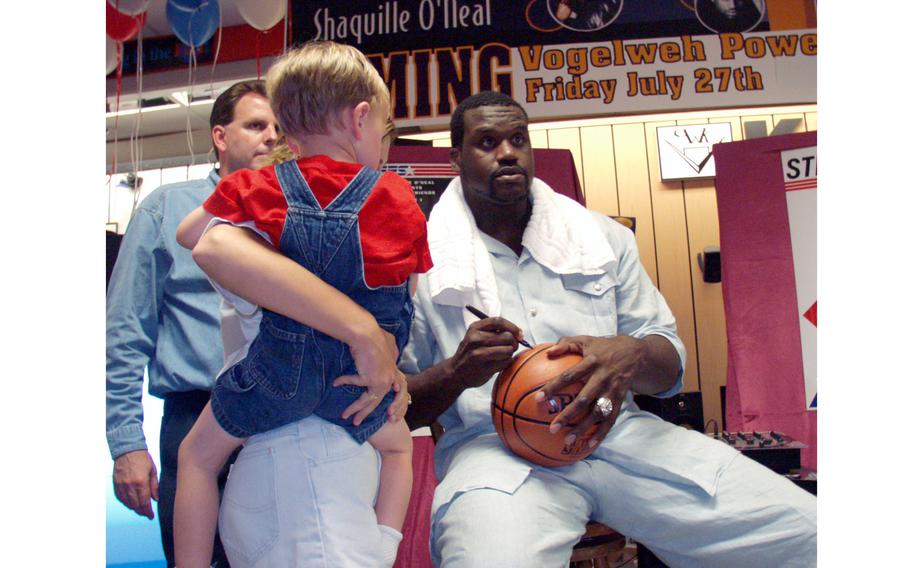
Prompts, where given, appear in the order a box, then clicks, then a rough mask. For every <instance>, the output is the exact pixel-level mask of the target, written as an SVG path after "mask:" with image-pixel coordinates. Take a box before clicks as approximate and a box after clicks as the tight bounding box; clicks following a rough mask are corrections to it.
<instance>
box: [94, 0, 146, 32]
mask: <svg viewBox="0 0 910 568" xmlns="http://www.w3.org/2000/svg"><path fill="white" fill-rule="evenodd" d="M104 4H105V6H107V35H108V36H109V37H110V38H111V39H112V40H114V41H129V40H131V39H133V38H134V37H136V36H137V35H139V30H140V29H141V28H142V26H144V25H145V19H146V18H147V17H148V12H142V13H141V14H139V15H137V16H129V15H127V14H124V13H122V12H118V11H117V9H116V8H114V7H113V6H111V5H110V4H109V3H107V2H105V3H104Z"/></svg>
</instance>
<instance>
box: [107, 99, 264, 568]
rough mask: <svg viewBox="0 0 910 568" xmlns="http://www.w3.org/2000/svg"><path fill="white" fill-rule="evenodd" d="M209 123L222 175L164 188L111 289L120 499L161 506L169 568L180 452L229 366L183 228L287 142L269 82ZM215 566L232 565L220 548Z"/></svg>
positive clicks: (128, 239) (209, 293) (214, 308)
mask: <svg viewBox="0 0 910 568" xmlns="http://www.w3.org/2000/svg"><path fill="white" fill-rule="evenodd" d="M209 123H210V126H211V132H212V144H213V145H214V147H215V152H216V153H217V156H218V164H219V167H218V168H217V169H213V170H212V171H211V173H209V175H208V177H207V178H205V179H202V180H193V181H188V182H184V183H175V184H169V185H165V186H162V187H159V188H158V189H156V190H155V191H153V192H152V193H150V194H149V195H148V197H146V198H145V199H144V200H143V201H142V203H141V204H140V206H139V207H138V208H137V209H136V211H135V213H134V214H133V217H132V219H131V220H130V224H129V226H128V227H127V230H126V234H125V235H124V237H123V242H122V244H121V246H120V252H119V255H118V258H117V262H116V264H115V265H114V270H113V273H112V274H111V280H110V283H109V285H108V290H107V439H108V445H109V447H110V451H111V457H112V458H113V459H114V474H113V475H114V493H115V494H116V496H117V499H119V500H120V501H121V502H122V503H123V504H124V505H126V506H127V507H128V508H130V509H132V510H133V511H135V512H136V513H137V514H139V515H143V516H145V517H148V518H149V519H152V518H154V513H153V511H152V504H151V500H152V499H155V500H156V501H158V514H159V522H160V526H161V538H162V544H163V547H164V553H165V557H166V559H167V563H168V566H173V565H174V554H173V547H174V538H173V511H174V494H175V491H176V475H177V449H178V448H179V446H180V442H181V441H182V440H183V438H184V436H186V434H187V432H189V430H190V428H191V427H192V425H193V423H194V422H195V421H196V417H197V416H198V415H199V413H200V412H201V411H202V408H203V407H204V406H205V403H206V402H207V401H208V397H209V391H210V390H211V388H212V384H213V382H214V379H215V377H216V376H217V374H218V371H219V370H220V369H221V366H222V363H223V361H222V360H223V353H222V346H221V336H220V315H219V305H220V300H219V296H218V295H217V294H216V293H215V291H214V290H213V289H212V287H211V285H210V284H209V281H208V279H207V278H206V276H205V274H203V272H202V271H201V270H200V269H199V267H198V266H196V263H195V262H194V261H193V258H192V256H191V253H190V251H188V250H187V249H184V248H183V247H181V246H180V245H178V244H177V241H176V230H177V225H178V224H179V223H180V221H181V220H182V219H183V218H184V217H185V216H186V215H187V214H188V213H189V212H190V211H192V210H193V209H195V208H196V207H198V206H199V205H201V204H202V202H203V201H204V200H205V199H206V198H207V197H208V196H209V195H210V194H211V193H212V191H213V190H214V189H215V185H216V184H217V183H218V180H219V179H221V177H222V176H226V175H228V174H230V173H231V172H234V171H236V170H239V169H244V168H259V167H262V166H265V165H267V164H268V163H269V154H270V153H271V150H272V147H273V146H274V144H275V141H276V139H277V128H278V125H277V123H276V121H275V117H274V115H273V114H272V110H271V108H270V106H269V102H268V99H267V98H266V92H265V85H264V82H263V81H244V82H240V83H236V84H235V85H232V86H231V87H229V88H228V89H227V90H226V91H224V92H223V93H222V94H221V95H220V96H219V97H218V98H217V99H216V101H215V104H214V105H213V107H212V113H211V117H210V119H209ZM146 368H147V369H148V377H149V386H148V390H149V393H150V394H151V395H153V396H157V397H160V398H163V399H164V414H163V416H162V420H161V434H160V451H161V477H160V480H159V478H158V474H157V471H156V468H155V464H154V463H153V461H152V457H151V455H150V454H149V452H148V449H147V446H146V442H145V436H144V435H143V431H142V419H143V416H142V382H143V375H144V372H145V370H146ZM222 483H223V480H222ZM213 560H214V561H215V562H216V563H217V564H218V565H221V566H227V561H226V560H225V559H224V552H223V551H222V550H221V547H220V545H218V546H216V553H215V558H214V559H213Z"/></svg>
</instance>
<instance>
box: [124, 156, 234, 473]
mask: <svg viewBox="0 0 910 568" xmlns="http://www.w3.org/2000/svg"><path fill="white" fill-rule="evenodd" d="M219 179H220V177H219V176H218V172H217V171H216V170H212V172H211V173H210V174H209V175H208V177H207V178H205V179H201V180H193V181H188V182H184V183H175V184H169V185H164V186H161V187H159V188H158V189H156V190H155V191H153V192H152V193H150V194H149V195H148V197H146V198H145V199H144V200H143V201H142V203H141V204H140V205H139V207H138V208H137V209H136V212H135V213H134V214H133V217H132V219H131V220H130V224H129V226H128V227H127V230H126V234H125V235H124V237H123V242H122V243H121V245H120V253H119V255H118V257H117V263H116V265H115V266H114V271H113V273H112V274H111V280H110V283H109V285H108V289H107V442H108V446H109V447H110V451H111V457H113V458H114V459H116V458H117V457H118V456H120V455H122V454H124V453H126V452H130V451H134V450H141V449H146V442H145V436H144V434H143V432H142V381H143V373H144V371H145V369H146V367H148V376H149V393H150V394H152V395H154V396H157V397H164V395H166V394H168V393H172V392H179V391H188V390H196V389H204V390H211V388H212V384H213V383H214V380H215V376H216V375H217V373H218V371H219V369H221V365H222V359H223V350H222V346H221V331H220V323H219V321H220V317H219V305H220V298H219V296H218V294H216V293H215V291H214V290H213V289H212V286H211V284H209V281H208V279H207V278H206V276H205V274H204V273H203V272H202V270H200V269H199V267H198V266H197V265H196V263H195V262H194V261H193V257H192V255H191V253H190V251H189V250H187V249H184V248H183V247H181V246H180V245H179V244H177V240H176V233H177V225H179V224H180V221H181V220H182V219H183V218H184V217H185V216H186V215H187V214H188V213H189V212H190V211H192V210H193V209H195V208H196V207H198V206H199V205H201V204H202V202H203V201H204V200H205V199H206V198H207V197H208V196H209V195H211V193H212V191H214V189H215V185H216V184H217V183H218V180H219Z"/></svg>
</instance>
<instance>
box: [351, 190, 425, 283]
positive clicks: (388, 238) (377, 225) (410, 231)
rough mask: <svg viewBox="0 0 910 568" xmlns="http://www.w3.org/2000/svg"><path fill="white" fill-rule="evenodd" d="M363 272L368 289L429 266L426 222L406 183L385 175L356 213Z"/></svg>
mask: <svg viewBox="0 0 910 568" xmlns="http://www.w3.org/2000/svg"><path fill="white" fill-rule="evenodd" d="M360 227H361V244H362V246H363V258H364V261H363V262H364V273H365V275H366V279H367V284H368V285H370V286H380V285H384V286H389V285H398V284H401V283H403V282H404V281H405V280H407V278H408V276H410V275H411V274H412V273H414V272H426V271H427V270H429V269H430V267H432V266H433V262H432V260H431V259H430V252H429V246H428V244H427V222H426V218H425V217H424V215H423V211H421V210H420V206H419V205H418V204H417V200H416V199H415V198H414V191H413V190H412V189H411V186H410V184H408V182H407V181H405V179H404V178H402V177H401V176H399V175H398V174H395V173H392V172H386V173H385V174H383V176H382V178H380V180H379V181H378V182H377V184H376V187H375V188H374V189H373V192H372V193H371V194H370V197H369V198H368V199H367V201H366V203H364V206H363V209H362V211H361V214H360Z"/></svg>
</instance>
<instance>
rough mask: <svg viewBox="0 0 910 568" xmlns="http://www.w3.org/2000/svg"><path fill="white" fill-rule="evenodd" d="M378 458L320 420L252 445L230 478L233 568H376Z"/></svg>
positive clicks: (225, 535) (223, 525) (227, 509)
mask: <svg viewBox="0 0 910 568" xmlns="http://www.w3.org/2000/svg"><path fill="white" fill-rule="evenodd" d="M378 488H379V454H378V453H377V452H376V450H375V449H374V448H373V446H371V445H370V444H369V443H366V444H362V445H361V444H357V443H356V442H355V441H354V440H353V439H352V438H351V436H349V435H348V434H347V433H346V432H345V431H344V430H343V429H341V428H340V427H338V426H335V425H333V424H331V423H329V422H326V421H324V420H322V419H320V418H317V417H315V416H313V417H310V418H306V419H304V420H301V421H300V422H295V423H293V424H290V425H287V426H283V427H281V428H277V429H275V430H272V431H270V432H266V433H264V434H259V435H257V436H253V437H252V438H250V439H249V440H248V441H247V443H246V444H245V445H244V448H243V450H242V451H241V452H240V455H239V456H238V457H237V461H236V462H235V463H234V465H233V467H232V468H231V472H230V475H229V476H228V480H227V486H226V487H225V491H224V498H223V500H222V503H221V512H220V518H219V530H220V532H221V540H222V542H223V543H224V548H225V551H226V553H227V557H228V560H229V561H230V563H231V566H232V567H234V568H246V567H250V568H254V567H256V568H265V567H268V568H282V567H297V566H306V567H320V568H322V567H325V568H344V567H352V568H354V567H356V568H364V567H373V566H379V565H380V558H379V556H378V553H379V550H380V544H379V542H380V532H379V528H378V524H377V522H376V514H375V511H374V510H373V505H374V503H375V499H376V493H377V491H378Z"/></svg>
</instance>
